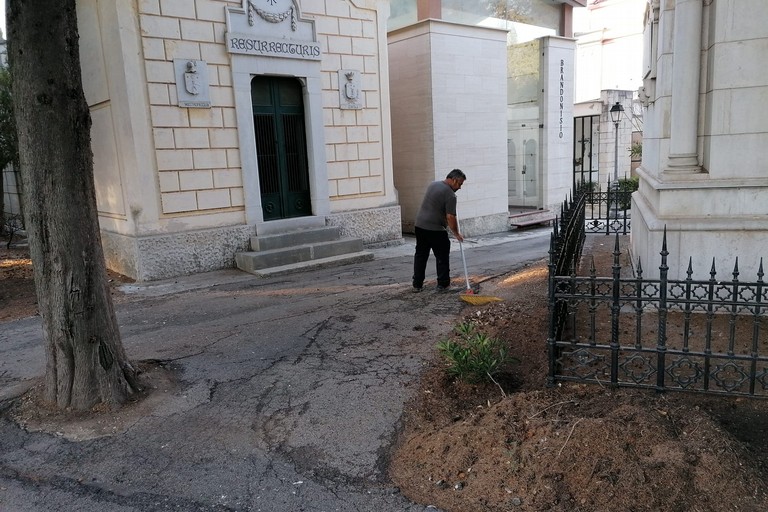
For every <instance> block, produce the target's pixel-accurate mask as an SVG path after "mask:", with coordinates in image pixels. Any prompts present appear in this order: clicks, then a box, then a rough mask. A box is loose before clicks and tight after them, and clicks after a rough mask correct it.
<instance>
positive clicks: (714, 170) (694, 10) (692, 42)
mask: <svg viewBox="0 0 768 512" xmlns="http://www.w3.org/2000/svg"><path fill="white" fill-rule="evenodd" d="M767 18H768V3H766V2H764V1H763V0H715V1H703V0H676V1H672V0H649V1H648V5H647V10H646V26H645V69H644V81H643V87H642V88H641V90H640V98H641V100H642V101H643V102H644V104H645V106H646V112H645V123H644V136H643V158H642V165H641V166H640V167H639V168H638V169H637V173H638V175H639V176H640V188H639V190H638V192H636V193H635V194H634V195H633V203H632V253H633V257H634V259H635V261H637V260H638V259H640V260H641V261H642V265H643V270H644V273H645V275H647V276H653V275H658V273H659V269H658V266H659V263H658V262H659V261H660V259H659V251H660V250H661V247H662V238H663V236H664V231H665V230H666V237H667V243H668V251H669V262H668V266H669V272H670V276H672V277H676V278H681V279H684V278H685V277H686V270H687V268H688V263H689V260H690V261H691V263H692V267H693V271H694V274H693V275H694V278H698V279H709V271H710V269H711V267H712V263H713V258H714V261H715V263H716V267H717V270H718V276H721V277H719V278H718V279H726V278H730V276H731V272H732V271H733V269H734V265H735V264H736V261H737V258H738V269H739V272H740V277H739V278H740V279H743V280H748V281H749V280H757V274H758V269H759V266H760V264H761V259H762V258H764V257H765V256H768V250H767V249H766V248H768V201H766V198H768V165H766V163H765V160H764V153H765V148H766V146H767V145H768V102H767V101H766V98H768V71H766V68H765V66H762V63H763V62H765V55H766V52H768V28H766V25H765V23H764V21H765V19H767ZM722 276H727V277H722Z"/></svg>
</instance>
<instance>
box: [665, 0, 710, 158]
mask: <svg viewBox="0 0 768 512" xmlns="http://www.w3.org/2000/svg"><path fill="white" fill-rule="evenodd" d="M702 11H703V6H702V0H677V1H676V2H675V21H674V36H673V37H674V52H675V53H674V63H673V68H672V115H671V119H670V123H671V125H670V141H669V145H670V147H669V161H668V165H667V168H666V169H665V172H667V173H695V172H700V171H701V166H700V164H699V155H698V142H697V133H698V130H697V127H698V119H699V81H700V75H701V71H700V69H701V30H702V26H701V22H702Z"/></svg>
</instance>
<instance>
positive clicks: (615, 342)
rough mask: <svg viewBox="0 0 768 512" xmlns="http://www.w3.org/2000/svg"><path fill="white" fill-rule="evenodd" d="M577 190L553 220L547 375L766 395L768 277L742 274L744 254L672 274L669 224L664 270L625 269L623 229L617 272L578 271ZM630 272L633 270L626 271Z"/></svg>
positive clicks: (582, 230)
mask: <svg viewBox="0 0 768 512" xmlns="http://www.w3.org/2000/svg"><path fill="white" fill-rule="evenodd" d="M585 205H586V201H582V200H581V199H580V198H579V197H577V198H576V199H575V200H573V201H568V203H567V204H566V205H564V207H563V215H562V217H561V219H560V222H556V223H555V224H556V227H555V229H554V232H553V235H552V239H551V243H550V263H549V306H550V325H549V337H548V340H547V342H548V352H549V377H548V381H549V383H550V384H554V383H555V382H557V381H581V382H592V383H597V384H604V385H613V386H626V387H639V388H648V389H655V390H658V391H664V390H682V391H693V392H704V393H715V394H725V395H740V396H751V397H762V398H768V286H766V284H765V282H764V281H763V277H764V273H763V265H762V261H761V262H760V267H759V271H758V273H757V280H756V281H741V280H739V270H738V262H737V263H736V265H735V266H734V269H733V271H732V272H731V273H730V275H729V276H728V278H727V279H723V280H719V279H718V277H717V270H716V268H715V263H714V261H713V263H712V268H711V271H710V275H709V278H708V279H704V280H697V279H694V278H693V275H692V274H693V272H692V266H691V264H690V263H689V266H688V270H687V273H686V275H687V277H686V279H682V280H674V279H669V278H668V270H669V268H668V266H667V255H668V252H667V245H666V233H665V235H664V242H663V246H662V250H661V252H660V255H661V264H660V266H659V278H658V279H646V278H644V277H643V270H642V267H640V266H639V265H638V268H636V269H635V272H634V275H632V276H631V277H622V265H621V264H620V254H621V252H620V249H619V235H618V234H617V235H616V242H615V247H614V254H613V265H612V272H611V273H612V275H611V277H599V276H597V271H596V269H595V266H594V262H593V263H592V265H591V266H590V268H589V271H588V272H587V273H588V275H577V273H578V264H579V259H580V255H581V250H582V247H583V243H584V233H585V230H586V227H585V223H584V222H582V221H580V219H583V217H582V215H583V214H582V213H580V212H579V209H580V208H583V207H584V206H585ZM625 274H631V273H626V272H625Z"/></svg>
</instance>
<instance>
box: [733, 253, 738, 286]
mask: <svg viewBox="0 0 768 512" xmlns="http://www.w3.org/2000/svg"><path fill="white" fill-rule="evenodd" d="M733 280H734V281H738V280H739V257H738V256H736V263H735V264H734V265H733Z"/></svg>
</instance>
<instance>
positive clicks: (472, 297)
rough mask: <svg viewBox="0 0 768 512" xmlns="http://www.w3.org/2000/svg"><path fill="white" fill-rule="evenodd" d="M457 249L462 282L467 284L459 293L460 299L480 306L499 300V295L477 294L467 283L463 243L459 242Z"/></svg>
mask: <svg viewBox="0 0 768 512" xmlns="http://www.w3.org/2000/svg"><path fill="white" fill-rule="evenodd" d="M459 250H460V251H461V264H462V265H463V266H464V282H465V283H466V284H467V289H466V290H464V292H463V293H462V294H461V295H459V297H460V298H461V300H463V301H464V302H466V303H467V304H472V305H473V306H482V305H484V304H490V303H491V302H499V301H501V300H503V299H501V298H500V297H493V296H489V295H478V294H477V293H476V292H475V290H473V289H472V287H471V286H470V285H469V274H468V273H467V259H466V258H465V257H464V245H463V244H462V243H461V242H459Z"/></svg>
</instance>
